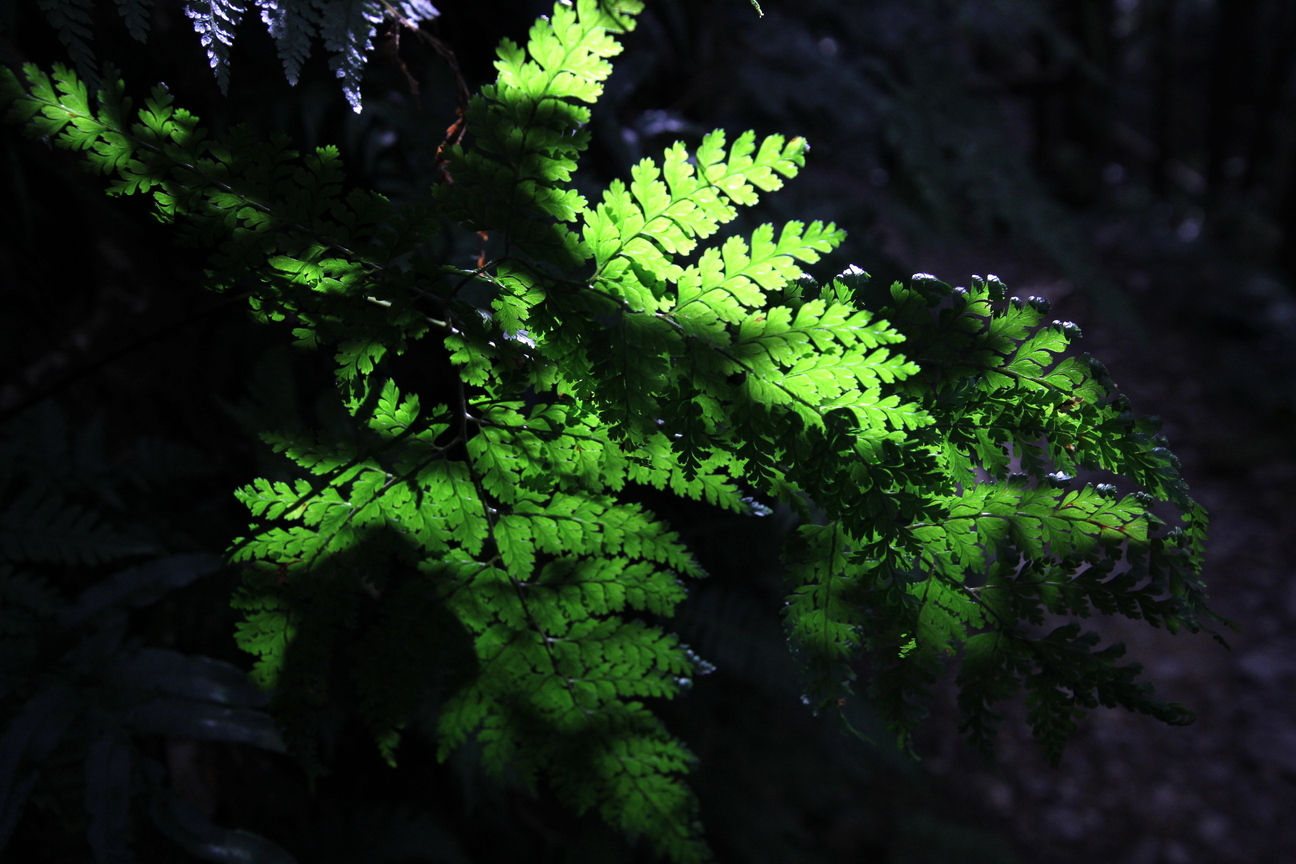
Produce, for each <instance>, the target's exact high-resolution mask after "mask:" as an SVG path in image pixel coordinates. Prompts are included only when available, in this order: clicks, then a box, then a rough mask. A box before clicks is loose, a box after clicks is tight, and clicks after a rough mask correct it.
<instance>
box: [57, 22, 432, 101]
mask: <svg viewBox="0 0 1296 864" xmlns="http://www.w3.org/2000/svg"><path fill="white" fill-rule="evenodd" d="M39 5H40V7H41V9H42V11H44V12H45V16H46V17H47V18H48V19H49V22H50V25H51V26H53V27H54V28H55V29H56V30H57V31H58V34H59V39H60V40H62V42H63V44H64V45H66V46H67V48H68V52H69V54H70V56H71V58H72V62H73V63H74V64H75V65H76V67H77V71H78V73H79V74H80V75H81V76H82V77H83V78H85V79H87V80H89V81H91V82H92V83H96V84H97V83H98V80H99V78H98V74H97V72H96V70H95V58H94V52H93V50H92V49H91V48H90V41H91V39H92V38H93V31H92V30H91V26H92V24H93V22H92V20H91V10H92V8H93V5H94V0H39ZM116 5H117V11H118V12H120V13H121V16H122V18H123V19H124V21H125V23H126V29H127V30H128V31H129V32H130V35H131V36H133V37H134V38H135V39H138V40H139V41H140V42H145V41H147V39H148V32H149V23H150V18H149V16H150V13H151V11H152V8H153V0H116ZM249 5H250V4H249V2H248V0H184V13H185V15H186V16H187V17H188V18H189V19H190V20H191V21H192V22H193V28H194V32H195V33H196V34H197V35H198V39H199V41H200V42H201V43H202V46H203V48H204V49H205V50H206V52H207V59H208V62H210V64H211V68H212V73H213V74H214V75H215V76H216V82H217V83H218V84H219V85H220V88H221V92H222V93H224V92H226V91H228V89H229V78H230V49H231V48H233V46H234V40H235V38H236V37H237V35H238V34H237V31H238V27H239V24H240V23H242V21H243V16H244V14H245V13H246V12H247V11H248V8H249ZM256 6H257V8H258V9H259V10H260V18H261V22H262V23H263V24H264V25H265V26H266V30H267V31H268V32H269V34H270V36H271V38H273V39H274V41H275V46H276V48H277V50H278V52H279V58H280V60H282V61H283V64H284V76H285V77H286V78H287V79H288V82H289V83H290V84H296V83H297V79H298V77H299V76H300V74H301V66H302V63H304V62H305V61H306V58H308V57H309V56H310V53H311V45H312V42H313V41H314V39H315V38H316V37H317V36H318V37H319V38H321V39H323V40H324V47H325V48H326V49H327V50H328V51H329V52H330V53H331V55H332V56H331V57H330V59H329V65H330V67H331V68H332V69H333V71H334V72H335V73H336V74H337V77H338V78H339V79H340V80H341V84H342V93H343V95H344V96H345V97H346V100H347V103H348V104H350V106H351V108H352V109H353V110H354V111H356V113H359V112H360V110H361V108H362V107H363V104H362V100H361V97H360V76H361V74H362V73H363V72H364V67H365V63H366V62H367V60H368V57H367V56H366V55H367V54H368V52H369V50H370V48H371V47H372V42H373V37H374V33H375V32H376V31H377V25H378V24H379V23H381V22H382V21H383V19H384V18H385V17H391V18H394V19H396V20H397V21H398V22H399V23H401V24H403V25H407V26H411V27H417V26H418V23H419V22H420V21H429V20H431V19H433V18H435V17H436V16H437V15H438V14H439V13H438V12H437V10H436V7H434V6H433V5H432V4H431V3H429V2H427V0H256Z"/></svg>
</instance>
